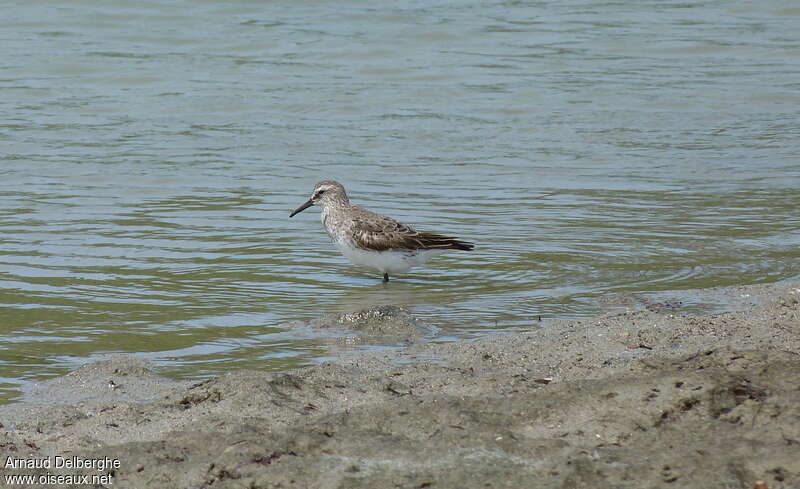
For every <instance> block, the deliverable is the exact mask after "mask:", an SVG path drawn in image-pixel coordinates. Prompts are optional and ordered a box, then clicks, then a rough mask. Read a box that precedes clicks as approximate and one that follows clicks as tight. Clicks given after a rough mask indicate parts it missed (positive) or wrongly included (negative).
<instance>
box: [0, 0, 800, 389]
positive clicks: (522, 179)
mask: <svg viewBox="0 0 800 489" xmlns="http://www.w3.org/2000/svg"><path fill="white" fill-rule="evenodd" d="M798 21H800V9H798V8H797V7H795V6H794V4H792V3H790V2H781V1H768V2H761V3H759V4H758V5H755V4H751V2H721V1H719V2H714V1H704V2H696V3H692V4H687V3H685V2H615V3H612V2H588V1H574V2H561V3H557V4H551V3H545V2H446V1H439V2H437V1H431V0H424V1H423V0H421V1H413V2H406V3H404V4H403V5H401V6H398V5H397V4H396V3H384V4H380V3H377V4H376V3H374V2H372V3H363V2H358V1H355V2H337V3H335V4H334V3H328V2H307V3H302V4H298V3H297V2H270V3H268V4H261V3H259V2H248V1H244V0H242V1H233V2H225V3H222V4H220V3H219V2H177V1H175V2H161V3H151V4H142V3H140V2H137V3H126V2H115V3H114V4H113V5H108V6H104V7H98V6H96V5H93V4H92V3H90V2H71V3H70V4H69V5H68V6H61V7H53V6H48V5H43V4H20V5H17V6H16V7H15V8H14V9H12V10H10V11H9V12H7V15H4V18H3V20H0V40H2V42H0V53H1V55H0V60H2V61H1V62H0V67H1V71H0V72H1V73H2V75H0V90H1V91H2V93H3V97H0V115H2V117H0V145H2V146H0V147H2V152H0V231H1V232H0V314H1V315H2V317H1V318H0V340H1V341H0V401H8V400H13V399H17V398H19V396H20V389H24V387H25V386H26V385H28V383H29V382H32V381H37V380H40V379H43V378H47V377H49V376H54V375H58V374H62V373H64V372H66V371H68V370H69V369H72V368H74V367H75V366H77V365H79V364H81V363H84V362H86V361H89V360H91V359H92V358H95V357H96V356H98V355H101V354H104V353H108V352H134V353H136V354H137V355H138V356H141V357H143V358H147V359H151V360H154V361H156V362H157V363H158V364H159V365H162V366H163V372H164V373H166V374H168V375H172V376H176V377H187V378H199V377H203V376H207V375H212V374H217V373H220V372H223V371H225V370H228V369H233V368H241V367H249V368H260V369H277V368H288V367H294V366H299V365H304V364H308V363H311V362H314V361H318V360H320V359H323V358H326V356H327V355H329V354H330V353H329V352H328V350H327V349H326V347H325V341H324V338H320V337H313V336H308V334H307V333H299V332H298V331H297V330H293V329H292V328H291V327H290V325H291V323H292V321H296V320H304V319H311V318H314V317H317V316H320V315H322V314H325V313H328V312H334V311H345V310H351V309H354V308H358V307H362V306H367V305H372V304H377V303H395V304H404V305H408V306H410V307H411V308H412V310H413V311H414V312H415V313H416V314H417V315H419V316H420V317H422V318H424V319H426V320H428V321H430V322H431V323H433V324H434V325H435V326H436V327H437V328H439V329H438V331H439V335H438V336H437V337H436V338H433V339H434V340H450V339H454V338H463V337H473V336H479V335H482V334H486V333H488V332H493V331H498V330H502V329H507V328H527V327H532V326H537V325H538V318H539V317H540V316H541V317H543V318H563V317H577V316H585V315H590V314H595V313H597V312H598V311H599V310H601V308H602V307H603V306H602V305H600V304H598V298H600V297H608V296H609V294H612V295H613V294H619V295H620V296H625V295H626V294H639V293H645V294H646V293H654V294H657V293H663V291H673V290H683V289H690V288H699V287H709V286H722V285H738V284H746V283H764V282H774V281H778V280H785V279H792V278H794V279H797V278H800V251H798V250H800V217H798V216H800V213H798V212H797V209H798V207H800V192H798V188H800V160H798V154H800V119H798V117H797V107H798V103H800V81H798V80H800V39H798V37H797V29H796V26H797V25H798ZM323 178H335V179H337V180H340V181H341V182H343V183H344V184H345V185H346V186H347V188H348V191H349V193H350V196H351V199H352V200H353V201H354V202H355V203H358V204H362V205H365V206H367V207H369V208H371V209H373V210H376V211H379V212H382V213H386V214H390V215H392V216H393V217H395V218H398V219H400V220H403V221H406V222H409V223H411V224H414V225H416V227H418V228H420V229H428V230H436V231H440V232H444V233H449V234H454V235H457V236H460V237H462V238H465V239H468V240H470V241H473V242H475V243H476V244H477V249H476V250H475V251H474V252H472V253H453V254H450V255H447V256H442V257H439V258H437V259H435V260H434V261H432V262H431V263H430V264H429V266H426V267H424V268H419V269H415V270H413V271H412V273H409V274H408V275H406V276H403V277H397V278H396V279H393V280H392V281H391V282H390V283H389V284H388V285H383V284H381V282H380V276H379V275H378V274H377V273H375V272H372V271H369V270H361V269H358V268H355V267H353V266H351V265H349V264H348V263H347V262H346V260H345V259H343V258H342V257H340V256H339V255H338V253H336V252H335V251H334V249H333V247H332V245H331V244H330V242H329V240H328V238H327V236H326V235H325V234H324V232H323V230H322V227H321V225H320V223H319V220H318V214H317V211H316V210H314V209H310V210H308V211H306V212H304V213H302V214H300V215H298V216H296V217H294V218H292V219H291V220H290V219H289V218H288V214H289V212H290V211H291V210H292V209H294V208H295V207H296V206H297V205H299V204H300V203H302V202H304V201H305V200H306V199H307V198H308V196H309V194H310V192H311V189H312V187H313V184H314V183H315V182H316V181H318V180H321V179H323Z"/></svg>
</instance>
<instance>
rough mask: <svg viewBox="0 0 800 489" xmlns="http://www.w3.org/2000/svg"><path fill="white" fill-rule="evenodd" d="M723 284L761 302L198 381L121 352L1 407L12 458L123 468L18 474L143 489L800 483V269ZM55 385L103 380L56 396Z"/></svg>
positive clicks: (657, 311) (568, 325)
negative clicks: (790, 278)
mask: <svg viewBox="0 0 800 489" xmlns="http://www.w3.org/2000/svg"><path fill="white" fill-rule="evenodd" d="M725 293H726V294H728V295H729V296H730V297H734V298H735V297H737V296H738V297H739V298H740V299H741V301H742V303H743V304H744V303H746V304H747V305H748V306H749V305H750V304H751V302H749V301H753V298H754V297H758V298H760V299H759V303H761V304H762V305H759V306H756V307H753V308H749V309H747V310H742V311H738V312H731V313H726V314H717V315H710V316H692V315H682V314H680V309H679V308H675V307H670V308H656V307H651V308H644V309H642V310H637V311H631V312H624V313H620V314H614V315H607V316H602V317H598V318H594V319H591V320H582V321H571V322H566V321H565V322H550V323H544V325H543V326H542V327H537V328H536V329H534V330H531V331H527V332H520V333H513V334H505V335H498V336H494V337H490V338H485V339H482V340H479V341H473V342H469V343H458V344H445V345H412V346H409V347H408V348H407V349H405V350H404V351H403V352H402V353H400V354H392V355H386V354H367V355H362V356H358V357H354V358H348V359H344V360H341V361H337V362H333V363H327V364H323V365H320V366H315V367H310V368H305V369H299V370H294V371H290V372H285V373H264V372H257V371H240V372H236V373H233V374H229V375H225V376H222V377H219V378H216V379H213V380H211V381H208V382H203V383H197V384H184V383H178V382H172V381H168V380H166V379H162V378H160V377H158V376H157V375H156V374H154V373H153V372H152V371H151V369H149V368H148V366H147V365H146V364H144V363H142V362H140V361H137V360H132V359H130V358H126V357H116V358H111V359H108V360H106V361H104V362H98V363H96V364H92V365H90V366H87V367H84V368H82V369H79V370H77V371H76V372H73V373H72V374H70V375H68V376H65V377H64V378H62V379H57V381H53V382H52V383H48V384H46V385H45V386H44V387H43V389H42V391H41V393H40V395H41V396H43V397H42V399H44V402H46V403H47V404H46V406H50V407H42V406H39V405H14V406H9V407H5V408H2V409H0V423H2V424H3V429H4V431H3V432H2V438H0V453H2V455H3V460H7V459H8V457H9V456H11V457H12V458H13V459H14V460H32V459H39V460H51V461H53V460H55V457H56V456H59V457H63V458H69V457H79V462H78V463H82V462H80V461H85V460H89V461H92V460H94V461H99V460H106V459H109V460H118V461H119V464H118V465H119V467H115V466H110V465H108V464H106V466H105V467H104V468H103V469H102V470H99V469H98V468H97V467H96V466H97V464H96V463H95V466H94V467H88V468H87V467H78V468H74V467H73V468H61V469H55V468H52V467H50V468H45V467H40V468H17V469H6V470H5V471H4V474H8V473H17V474H26V475H34V476H42V475H46V474H64V475H87V476H89V475H95V476H96V475H100V474H111V475H113V484H108V483H104V482H102V481H97V480H96V481H95V482H96V484H95V485H94V486H95V487H103V486H107V487H136V488H163V487H173V488H219V487H221V488H290V487H309V488H339V487H341V488H362V487H363V488H383V487H398V488H425V487H431V488H465V487H487V488H490V487H513V488H518V487H544V488H573V487H574V488H582V487H592V488H606V487H609V488H610V487H615V488H616V487H631V488H651V487H675V488H681V489H686V488H698V489H699V488H704V489H705V488H747V489H749V488H752V487H753V486H754V484H755V482H756V481H757V480H763V481H765V482H766V484H767V486H768V487H769V488H771V489H774V488H798V487H800V387H798V386H800V355H798V352H800V284H797V283H794V284H786V283H784V284H777V285H772V286H754V287H737V288H734V289H726V292H725ZM52 389H72V390H75V389H80V390H85V391H86V395H85V396H84V397H83V398H82V400H80V401H79V402H73V403H71V404H68V405H62V406H56V407H53V406H52V399H53V395H54V394H53V392H56V393H57V390H52ZM62 392H63V391H62ZM47 396H50V397H47ZM84 465H87V464H86V463H84ZM32 487H42V486H41V485H33V486H32ZM52 487H64V486H52ZM88 487H91V483H90V485H89V486H88Z"/></svg>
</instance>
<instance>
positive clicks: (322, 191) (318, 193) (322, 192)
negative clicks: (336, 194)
mask: <svg viewBox="0 0 800 489" xmlns="http://www.w3.org/2000/svg"><path fill="white" fill-rule="evenodd" d="M324 193H325V191H324V190H320V191H318V192H317V195H315V196H314V197H321V196H322V194H324Z"/></svg>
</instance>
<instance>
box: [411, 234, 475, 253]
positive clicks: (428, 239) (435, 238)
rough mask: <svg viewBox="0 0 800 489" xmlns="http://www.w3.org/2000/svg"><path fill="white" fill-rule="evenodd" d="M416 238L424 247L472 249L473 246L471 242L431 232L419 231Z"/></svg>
mask: <svg viewBox="0 0 800 489" xmlns="http://www.w3.org/2000/svg"><path fill="white" fill-rule="evenodd" d="M417 240H418V241H419V243H420V244H421V245H422V248H425V249H434V250H435V249H438V250H461V251H472V250H473V249H474V248H475V245H474V244H472V243H468V242H466V241H461V240H460V239H458V238H451V237H449V236H441V235H439V234H433V233H420V235H419V236H418V237H417Z"/></svg>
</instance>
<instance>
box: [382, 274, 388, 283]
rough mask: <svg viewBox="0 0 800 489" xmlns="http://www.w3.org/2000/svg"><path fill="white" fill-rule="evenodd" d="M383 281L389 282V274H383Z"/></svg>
mask: <svg viewBox="0 0 800 489" xmlns="http://www.w3.org/2000/svg"><path fill="white" fill-rule="evenodd" d="M383 281H384V283H386V282H388V281H389V274H388V273H384V274H383Z"/></svg>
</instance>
